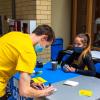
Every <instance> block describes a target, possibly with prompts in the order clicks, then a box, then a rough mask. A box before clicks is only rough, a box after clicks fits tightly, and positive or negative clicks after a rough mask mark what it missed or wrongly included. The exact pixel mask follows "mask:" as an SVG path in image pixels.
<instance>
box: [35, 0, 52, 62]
mask: <svg viewBox="0 0 100 100" xmlns="http://www.w3.org/2000/svg"><path fill="white" fill-rule="evenodd" d="M36 20H37V25H40V24H48V25H50V26H51V0H36ZM50 51H51V50H50V47H49V48H47V49H45V50H44V51H43V52H42V53H39V54H38V56H39V58H42V59H43V61H44V62H46V61H48V60H50Z"/></svg>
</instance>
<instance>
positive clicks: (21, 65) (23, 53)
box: [0, 32, 36, 97]
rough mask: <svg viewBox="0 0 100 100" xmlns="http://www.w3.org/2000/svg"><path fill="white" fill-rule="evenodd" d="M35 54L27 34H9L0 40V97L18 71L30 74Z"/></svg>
mask: <svg viewBox="0 0 100 100" xmlns="http://www.w3.org/2000/svg"><path fill="white" fill-rule="evenodd" d="M35 65H36V53H35V50H34V48H33V44H32V40H31V38H30V36H29V34H24V33H22V32H10V33H7V34H5V35H4V36H2V37H1V38H0V97H1V96H3V95H4V94H5V87H6V84H7V81H8V80H9V78H10V77H11V76H12V75H14V74H15V73H16V72H18V71H23V72H27V73H30V74H31V73H32V72H33V69H34V67H35Z"/></svg>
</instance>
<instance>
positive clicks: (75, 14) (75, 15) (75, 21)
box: [71, 0, 77, 42]
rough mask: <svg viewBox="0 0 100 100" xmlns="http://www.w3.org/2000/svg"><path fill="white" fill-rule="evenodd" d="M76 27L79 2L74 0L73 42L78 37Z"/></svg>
mask: <svg viewBox="0 0 100 100" xmlns="http://www.w3.org/2000/svg"><path fill="white" fill-rule="evenodd" d="M76 25H77V0H73V2H72V34H71V38H72V39H71V40H72V41H71V42H73V40H74V38H75V36H76Z"/></svg>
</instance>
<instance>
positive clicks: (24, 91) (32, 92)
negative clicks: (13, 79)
mask: <svg viewBox="0 0 100 100" xmlns="http://www.w3.org/2000/svg"><path fill="white" fill-rule="evenodd" d="M30 80H31V78H30V75H29V74H28V73H25V72H20V80H19V94H20V95H21V96H24V97H41V96H48V95H50V94H52V93H53V90H54V88H53V87H52V86H50V87H47V88H45V89H43V90H36V89H34V88H32V87H31V86H30Z"/></svg>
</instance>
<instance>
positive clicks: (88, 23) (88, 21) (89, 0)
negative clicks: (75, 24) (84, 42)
mask: <svg viewBox="0 0 100 100" xmlns="http://www.w3.org/2000/svg"><path fill="white" fill-rule="evenodd" d="M92 23H93V0H87V17H86V32H87V33H89V34H90V35H91V34H92V31H93V30H92V26H93V24H92Z"/></svg>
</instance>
